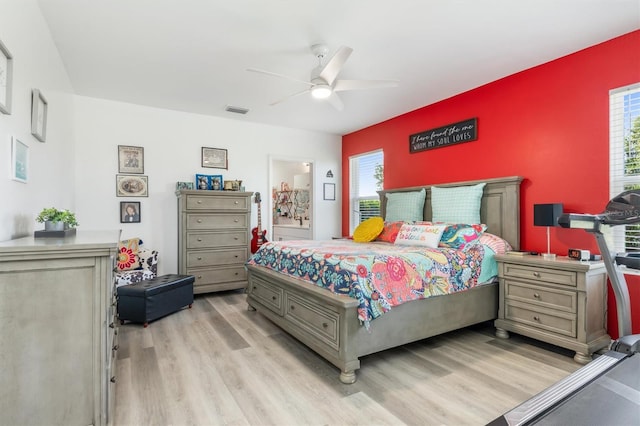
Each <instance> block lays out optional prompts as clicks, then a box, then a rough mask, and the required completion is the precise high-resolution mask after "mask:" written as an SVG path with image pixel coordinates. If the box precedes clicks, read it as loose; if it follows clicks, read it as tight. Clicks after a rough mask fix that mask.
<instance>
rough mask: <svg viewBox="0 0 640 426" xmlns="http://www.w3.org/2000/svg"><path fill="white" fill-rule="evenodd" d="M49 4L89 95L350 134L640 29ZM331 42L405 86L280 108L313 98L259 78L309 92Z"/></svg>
mask: <svg viewBox="0 0 640 426" xmlns="http://www.w3.org/2000/svg"><path fill="white" fill-rule="evenodd" d="M38 3H39V4H40V7H41V9H42V13H43V15H44V18H45V20H46V21H47V23H48V25H49V28H50V31H51V34H52V37H53V39H54V41H55V43H56V45H57V47H58V49H59V51H60V55H61V56H62V60H63V61H64V64H65V66H66V69H67V71H68V74H69V77H70V79H71V83H72V85H73V87H74V89H75V91H76V93H77V94H79V95H84V96H90V97H97V98H104V99H111V100H116V101H123V102H130V103H134V104H140V105H148V106H153V107H159V108H167V109H173V110H179V111H188V112H192V113H198V114H206V115H212V116H220V117H227V118H233V119H239V120H243V121H252V122H260V123H267V124H272V125H277V126H286V127H294V128H301V129H309V130H316V131H323V132H329V133H336V134H341V135H342V134H347V133H350V132H353V131H355V130H358V129H361V128H364V127H367V126H369V125H372V124H375V123H379V122H381V121H384V120H386V119H389V118H392V117H394V116H397V115H400V114H403V113H405V112H408V111H411V110H414V109H417V108H420V107H422V106H425V105H429V104H431V103H434V102H437V101H439V100H442V99H446V98H448V97H451V96H453V95H456V94H458V93H461V92H464V91H467V90H469V89H472V88H475V87H478V86H480V85H483V84H485V83H488V82H491V81H494V80H497V79H499V78H501V77H504V76H507V75H510V74H513V73H515V72H517V71H521V70H524V69H527V68H530V67H532V66H535V65H538V64H541V63H544V62H547V61H550V60H552V59H555V58H558V57H561V56H564V55H566V54H569V53H572V52H575V51H577V50H580V49H583V48H585V47H588V46H592V45H594V44H597V43H600V42H603V41H605V40H608V39H611V38H613V37H616V36H619V35H622V34H625V33H628V32H630V31H633V30H636V29H638V28H640V0H323V1H312V0H102V1H87V0H38ZM318 42H322V43H325V44H327V45H328V46H329V48H330V51H331V52H334V51H335V50H336V49H337V48H338V47H340V46H341V45H345V46H349V47H351V48H353V50H354V51H353V54H352V55H351V57H350V58H349V60H348V61H347V62H346V64H345V66H344V68H343V70H342V72H341V73H340V75H339V76H338V77H339V78H343V79H395V80H399V82H400V84H399V86H398V87H396V88H386V89H376V90H366V91H350V92H341V93H340V97H341V98H342V101H343V103H344V105H345V108H344V110H343V111H341V112H339V111H336V110H335V109H333V108H332V107H331V106H330V105H329V104H328V103H326V102H323V101H318V100H314V99H312V98H311V97H310V96H309V95H308V94H306V95H303V96H297V97H295V98H292V99H290V100H288V101H287V102H284V103H281V104H278V105H275V106H269V104H270V103H272V102H274V101H276V100H279V99H281V98H283V97H286V96H287V95H289V94H292V93H295V92H297V91H300V90H304V89H305V88H306V86H305V85H303V84H301V83H298V82H295V81H289V80H286V79H280V78H275V77H270V76H267V75H262V74H256V73H251V72H247V71H246V68H248V67H254V68H260V69H264V70H269V71H272V72H276V73H280V74H286V75H288V76H291V77H294V78H296V79H300V80H308V79H309V74H310V72H311V69H312V68H313V67H315V66H316V65H317V60H316V58H315V57H314V56H313V54H312V53H311V51H310V49H309V47H310V46H311V45H312V44H314V43H318ZM639 50H640V47H639ZM576 72H580V70H576ZM227 105H232V106H237V107H244V108H248V109H249V110H250V111H249V113H248V114H246V115H244V116H241V115H238V114H232V113H229V112H226V111H225V110H224V108H225V106H227Z"/></svg>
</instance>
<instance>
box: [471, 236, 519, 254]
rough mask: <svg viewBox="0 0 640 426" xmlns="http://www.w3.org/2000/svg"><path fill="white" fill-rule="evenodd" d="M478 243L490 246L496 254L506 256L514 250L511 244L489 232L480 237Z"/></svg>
mask: <svg viewBox="0 0 640 426" xmlns="http://www.w3.org/2000/svg"><path fill="white" fill-rule="evenodd" d="M478 243H479V244H484V245H485V246H489V247H490V248H491V250H493V251H494V252H495V253H496V254H505V253H506V252H508V251H510V250H513V249H512V248H511V244H509V243H508V242H507V241H506V240H503V239H502V238H500V237H498V236H497V235H494V234H490V233H488V232H485V233H484V234H482V235H480V238H478Z"/></svg>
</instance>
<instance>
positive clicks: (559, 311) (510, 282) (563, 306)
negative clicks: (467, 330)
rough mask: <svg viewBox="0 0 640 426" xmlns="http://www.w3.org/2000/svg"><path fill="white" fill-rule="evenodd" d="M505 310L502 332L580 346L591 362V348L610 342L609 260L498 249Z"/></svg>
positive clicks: (580, 358) (582, 357)
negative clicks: (551, 257)
mask: <svg viewBox="0 0 640 426" xmlns="http://www.w3.org/2000/svg"><path fill="white" fill-rule="evenodd" d="M495 258H496V261H497V262H498V277H499V281H500V284H499V287H500V292H499V294H500V296H499V311H498V319H496V320H495V327H496V335H497V336H498V337H502V338H508V337H509V333H508V332H509V331H512V332H514V333H518V334H522V335H525V336H528V337H532V338H534V339H538V340H541V341H544V342H547V343H551V344H553V345H557V346H561V347H564V348H567V349H570V350H573V351H575V352H576V354H575V356H574V360H575V361H576V362H578V363H581V364H586V363H587V362H589V361H590V360H591V354H592V353H593V352H595V351H598V350H600V349H602V348H606V347H607V346H608V345H609V344H610V342H611V338H610V337H609V335H608V334H607V315H606V314H607V275H606V270H605V266H604V263H603V262H580V261H577V260H571V259H568V258H564V257H558V258H557V259H554V260H545V259H543V258H542V257H540V256H531V255H524V256H517V255H510V254H504V255H496V256H495Z"/></svg>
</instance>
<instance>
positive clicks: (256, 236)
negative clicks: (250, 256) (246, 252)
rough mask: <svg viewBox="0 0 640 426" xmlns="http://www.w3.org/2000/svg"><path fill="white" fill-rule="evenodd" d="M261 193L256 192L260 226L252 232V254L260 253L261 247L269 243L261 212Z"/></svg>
mask: <svg viewBox="0 0 640 426" xmlns="http://www.w3.org/2000/svg"><path fill="white" fill-rule="evenodd" d="M260 201H261V200H260V193H259V192H256V195H255V202H256V204H257V205H258V226H257V227H255V228H253V229H252V230H251V234H253V237H252V238H251V253H255V252H257V251H258V249H259V248H260V246H261V245H262V244H264V243H266V242H267V238H266V235H267V230H266V229H265V230H264V231H263V230H262V217H261V212H260Z"/></svg>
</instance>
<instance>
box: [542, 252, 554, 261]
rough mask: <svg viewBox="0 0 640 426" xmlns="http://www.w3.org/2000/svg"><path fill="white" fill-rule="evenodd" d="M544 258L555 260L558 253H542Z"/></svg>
mask: <svg viewBox="0 0 640 426" xmlns="http://www.w3.org/2000/svg"><path fill="white" fill-rule="evenodd" d="M542 258H543V259H544V260H554V259H555V258H556V255H555V254H554V253H542Z"/></svg>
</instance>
